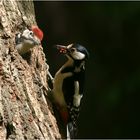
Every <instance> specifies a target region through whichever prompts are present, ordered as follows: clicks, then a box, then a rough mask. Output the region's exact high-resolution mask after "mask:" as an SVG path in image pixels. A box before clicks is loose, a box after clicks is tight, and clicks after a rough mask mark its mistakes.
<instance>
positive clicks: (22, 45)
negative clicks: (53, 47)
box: [15, 26, 43, 55]
mask: <svg viewBox="0 0 140 140" xmlns="http://www.w3.org/2000/svg"><path fill="white" fill-rule="evenodd" d="M42 39H43V32H42V31H41V29H39V28H38V27H37V26H32V27H31V29H25V30H24V31H23V32H22V33H18V34H16V37H15V42H16V49H17V50H18V52H19V54H21V55H23V54H25V53H27V52H29V50H30V49H31V48H33V47H35V46H37V45H40V44H41V40H42Z"/></svg>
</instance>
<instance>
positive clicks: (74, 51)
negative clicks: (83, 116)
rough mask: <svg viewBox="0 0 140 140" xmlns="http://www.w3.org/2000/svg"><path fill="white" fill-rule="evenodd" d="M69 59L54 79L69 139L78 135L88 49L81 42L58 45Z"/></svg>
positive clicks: (54, 93)
mask: <svg viewBox="0 0 140 140" xmlns="http://www.w3.org/2000/svg"><path fill="white" fill-rule="evenodd" d="M57 49H58V50H59V52H60V53H62V54H65V55H66V57H67V58H68V61H67V62H66V63H65V64H64V65H63V66H62V67H61V68H60V69H59V70H58V71H57V73H56V74H55V76H54V79H53V89H52V95H53V99H54V102H55V105H56V106H57V109H58V112H59V113H60V116H61V118H62V120H63V122H64V124H65V126H66V130H67V136H66V137H67V139H73V138H75V137H76V135H77V120H78V116H79V111H80V103H81V98H82V97H83V92H84V83H85V63H86V60H87V59H88V57H89V53H88V51H87V49H86V48H85V47H83V46H81V45H79V44H70V45H68V46H62V45H57Z"/></svg>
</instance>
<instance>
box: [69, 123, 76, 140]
mask: <svg viewBox="0 0 140 140" xmlns="http://www.w3.org/2000/svg"><path fill="white" fill-rule="evenodd" d="M76 135H77V127H76V126H74V124H73V123H72V122H69V123H68V124H67V140H70V139H74V138H76Z"/></svg>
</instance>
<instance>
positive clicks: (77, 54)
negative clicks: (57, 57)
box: [71, 51, 85, 60]
mask: <svg viewBox="0 0 140 140" xmlns="http://www.w3.org/2000/svg"><path fill="white" fill-rule="evenodd" d="M71 56H72V57H73V58H74V59H75V60H82V59H84V58H85V54H83V53H81V52H77V51H75V52H73V53H72V54H71Z"/></svg>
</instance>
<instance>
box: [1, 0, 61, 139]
mask: <svg viewBox="0 0 140 140" xmlns="http://www.w3.org/2000/svg"><path fill="white" fill-rule="evenodd" d="M30 25H36V21H35V13H34V5H33V2H32V1H24V2H23V1H14V0H1V1H0V140H5V139H9V140H11V139H13V140H15V139H16V140H24V139H28V140H34V139H41V140H54V139H58V138H61V136H60V133H59V130H58V127H57V124H56V119H55V117H54V116H53V113H52V111H51V103H50V102H49V100H47V97H46V96H45V95H47V93H48V84H47V73H48V68H49V67H48V65H47V64H46V58H45V55H44V53H43V48H42V46H39V47H36V48H34V49H32V50H31V53H29V54H28V55H27V56H28V57H27V56H26V57H25V58H23V57H22V56H20V55H19V54H18V52H17V50H16V49H15V34H16V33H17V32H18V31H20V30H21V29H22V28H24V27H26V26H30Z"/></svg>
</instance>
